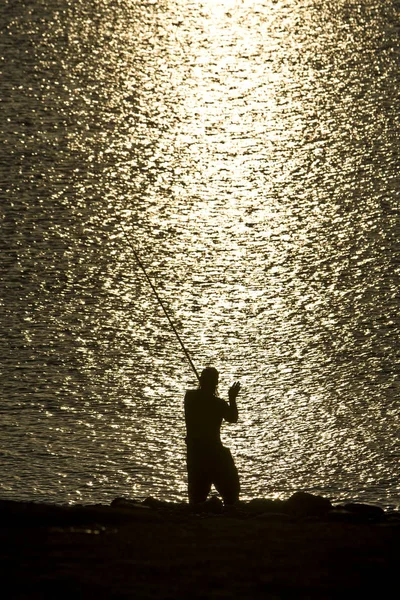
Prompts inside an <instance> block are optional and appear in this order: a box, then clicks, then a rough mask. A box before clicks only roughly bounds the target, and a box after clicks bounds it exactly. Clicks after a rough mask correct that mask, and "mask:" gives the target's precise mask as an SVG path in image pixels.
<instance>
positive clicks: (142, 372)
mask: <svg viewBox="0 0 400 600" xmlns="http://www.w3.org/2000/svg"><path fill="white" fill-rule="evenodd" d="M398 17H399V2H398V1H397V0H350V1H349V0H336V1H335V2H331V1H330V0H276V1H275V0H266V1H265V2H257V1H255V0H242V1H239V0H231V1H229V0H226V1H223V0H203V1H199V2H197V1H196V2H195V1H194V0H168V1H167V0H160V1H159V2H157V1H156V0H153V1H148V2H145V1H133V0H92V1H91V2H87V1H86V0H46V2H44V1H42V0H18V1H16V0H3V4H2V9H1V12H0V26H1V27H0V30H1V32H2V34H1V63H0V68H1V95H0V96H1V97H0V102H1V104H0V106H1V112H2V120H1V125H0V131H1V137H2V138H3V142H4V143H3V144H2V149H1V150H0V152H1V163H0V181H1V190H2V191H1V212H0V216H1V220H0V223H1V236H0V249H1V263H0V265H1V272H0V280H1V304H0V323H1V336H0V356H1V366H0V373H1V375H0V377H1V388H0V389H1V424H0V443H1V463H2V476H1V480H0V495H1V497H2V498H13V499H35V500H52V501H57V502H93V501H96V502H108V501H110V500H111V499H112V498H114V497H115V496H117V495H125V496H129V497H143V496H147V495H154V496H158V497H162V498H166V499H171V500H179V499H183V498H185V497H186V474H185V461H184V456H185V445H184V442H183V438H184V422H183V410H182V399H183V395H184V391H185V389H187V388H188V387H191V386H193V385H195V383H196V382H195V378H194V376H193V373H192V372H191V370H190V367H189V366H188V363H187V361H186V359H185V356H184V354H183V352H182V351H181V349H180V347H179V344H178V343H177V341H176V338H175V336H174V334H173V332H172V330H171V328H170V327H169V324H168V321H167V320H166V318H165V316H164V314H163V313H162V311H161V310H160V307H159V306H158V305H157V302H156V301H155V299H154V296H153V295H152V292H151V289H150V287H149V285H148V283H147V282H146V280H145V278H144V277H143V273H142V272H141V270H140V268H139V266H138V264H137V263H136V261H135V258H134V253H133V250H134V249H136V250H137V251H138V252H139V254H140V256H141V258H142V260H143V262H144V263H145V265H146V268H147V269H148V272H149V274H150V275H151V278H152V280H153V282H154V283H155V284H156V286H157V289H158V291H159V294H160V296H161V297H162V299H163V300H164V301H165V303H166V305H167V306H168V308H169V310H170V313H171V315H172V316H173V319H174V322H175V323H176V326H177V328H178V330H179V332H180V334H181V336H182V338H183V339H184V341H185V343H186V345H187V347H188V348H189V350H190V352H191V354H192V357H193V360H194V363H195V365H196V366H197V368H198V369H199V370H200V369H201V368H202V367H203V366H205V365H208V364H213V365H215V366H217V368H219V370H220V372H221V380H222V381H221V386H220V394H221V395H222V396H225V397H226V392H227V389H228V387H229V385H230V384H231V383H232V381H233V380H235V379H240V381H241V382H242V385H243V393H242V394H241V396H240V404H239V408H240V421H239V423H238V424H237V425H225V427H224V429H223V439H224V441H225V442H226V443H227V445H228V446H229V447H230V448H231V449H232V453H233V454H234V456H235V459H236V462H237V464H238V467H239V470H240V475H241V483H242V497H243V498H250V497H255V496H265V497H282V498H283V497H287V496H288V495H289V494H291V493H292V492H293V491H295V490H298V489H302V490H306V491H311V492H314V493H321V494H323V495H325V496H328V497H330V498H331V499H332V500H334V501H337V500H343V499H352V500H359V501H368V502H375V503H379V504H381V505H383V506H397V505H398V504H399V499H400V485H399V454H400V453H399V434H398V431H399V429H398V425H399V404H398V399H399V372H400V368H399V350H398V337H399V331H400V320H399V310H398V309H399V292H398V290H399V279H400V278H399V273H400V264H399V242H398V239H399V233H400V227H399V177H398V151H399V136H398V132H399V120H400V117H399V116H400V110H399V97H398V89H399V83H400V82H399V71H398V66H399V44H398V41H399V37H398V35H399V19H398Z"/></svg>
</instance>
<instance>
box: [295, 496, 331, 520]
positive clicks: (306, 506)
mask: <svg viewBox="0 0 400 600" xmlns="http://www.w3.org/2000/svg"><path fill="white" fill-rule="evenodd" d="M285 504H286V509H287V512H288V513H289V514H290V515H292V516H294V517H296V518H304V517H319V516H322V515H324V514H326V513H327V512H328V511H330V510H331V509H332V504H331V502H330V500H328V499H327V498H323V497H322V496H314V495H313V494H308V493H307V492H296V493H294V494H293V496H291V497H290V498H289V500H286V503H285ZM284 512H286V511H284Z"/></svg>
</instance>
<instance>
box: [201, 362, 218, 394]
mask: <svg viewBox="0 0 400 600" xmlns="http://www.w3.org/2000/svg"><path fill="white" fill-rule="evenodd" d="M218 378H219V373H218V371H217V369H215V367H206V368H205V369H203V370H202V372H201V375H200V387H201V389H202V390H206V391H208V392H215V390H216V389H217V385H218Z"/></svg>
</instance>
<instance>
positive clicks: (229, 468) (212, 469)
mask: <svg viewBox="0 0 400 600" xmlns="http://www.w3.org/2000/svg"><path fill="white" fill-rule="evenodd" d="M218 377H219V375H218V371H217V369H215V368H214V367H207V368H206V369H204V370H203V371H202V373H201V375H200V385H199V388H198V389H197V390H188V391H187V392H186V395H185V420H186V431H187V435H186V444H187V470H188V493H189V502H190V503H196V502H205V500H206V499H207V496H208V494H209V492H210V489H211V486H212V484H214V486H215V488H216V489H217V491H218V492H219V493H220V494H221V496H222V498H223V500H224V503H225V504H233V503H234V502H236V501H237V500H238V498H239V491H240V485H239V476H238V472H237V469H236V467H235V463H234V462H233V458H232V455H231V453H230V451H229V449H228V448H225V447H224V446H223V445H222V442H221V439H220V428H221V424H222V421H223V419H225V420H226V421H228V422H229V423H236V422H237V420H238V410H237V406H236V397H237V395H238V393H239V390H240V383H239V382H236V383H234V384H233V385H232V387H231V388H230V389H229V404H228V403H227V402H225V401H224V400H222V399H221V398H218V396H217V395H216V391H217V385H218Z"/></svg>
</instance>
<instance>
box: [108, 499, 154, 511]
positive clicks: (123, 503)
mask: <svg viewBox="0 0 400 600" xmlns="http://www.w3.org/2000/svg"><path fill="white" fill-rule="evenodd" d="M110 506H111V508H130V509H138V510H149V508H150V507H149V506H146V505H145V504H142V503H141V502H138V501H137V500H128V499H127V498H114V500H113V501H112V502H111V504H110Z"/></svg>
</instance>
